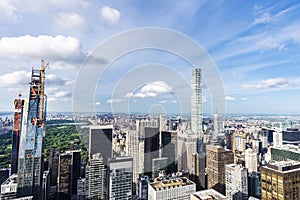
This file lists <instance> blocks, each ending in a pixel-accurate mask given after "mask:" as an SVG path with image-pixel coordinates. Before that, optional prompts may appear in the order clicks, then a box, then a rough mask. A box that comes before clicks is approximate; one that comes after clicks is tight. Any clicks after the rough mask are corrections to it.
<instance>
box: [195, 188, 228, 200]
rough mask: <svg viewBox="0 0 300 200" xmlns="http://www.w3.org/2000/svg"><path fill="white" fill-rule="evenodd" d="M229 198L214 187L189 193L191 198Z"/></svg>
mask: <svg viewBox="0 0 300 200" xmlns="http://www.w3.org/2000/svg"><path fill="white" fill-rule="evenodd" d="M212 199H213V200H229V199H228V198H227V197H226V196H224V195H223V194H221V193H220V192H218V191H216V190H214V189H208V190H201V191H198V192H195V193H193V194H191V200H212Z"/></svg>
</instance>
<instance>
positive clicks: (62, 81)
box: [46, 74, 74, 86]
mask: <svg viewBox="0 0 300 200" xmlns="http://www.w3.org/2000/svg"><path fill="white" fill-rule="evenodd" d="M73 82H74V81H73V80H71V79H68V78H61V77H59V76H57V75H55V74H48V75H46V84H47V85H60V86H62V85H71V84H73Z"/></svg>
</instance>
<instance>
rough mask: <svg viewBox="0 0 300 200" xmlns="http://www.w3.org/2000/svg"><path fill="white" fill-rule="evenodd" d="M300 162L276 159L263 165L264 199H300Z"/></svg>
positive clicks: (262, 185)
mask: <svg viewBox="0 0 300 200" xmlns="http://www.w3.org/2000/svg"><path fill="white" fill-rule="evenodd" d="M299 188H300V162H298V161H275V162H270V163H269V164H268V165H267V166H263V167H261V199H262V200H273V199H276V200H284V199H289V200H296V199H300V189H299Z"/></svg>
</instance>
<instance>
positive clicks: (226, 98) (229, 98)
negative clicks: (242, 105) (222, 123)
mask: <svg viewBox="0 0 300 200" xmlns="http://www.w3.org/2000/svg"><path fill="white" fill-rule="evenodd" d="M225 100H226V101H234V100H235V98H234V97H230V96H226V97H225Z"/></svg>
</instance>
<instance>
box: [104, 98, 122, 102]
mask: <svg viewBox="0 0 300 200" xmlns="http://www.w3.org/2000/svg"><path fill="white" fill-rule="evenodd" d="M122 101H124V99H121V98H115V99H108V100H107V101H106V103H121V102H122Z"/></svg>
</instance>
